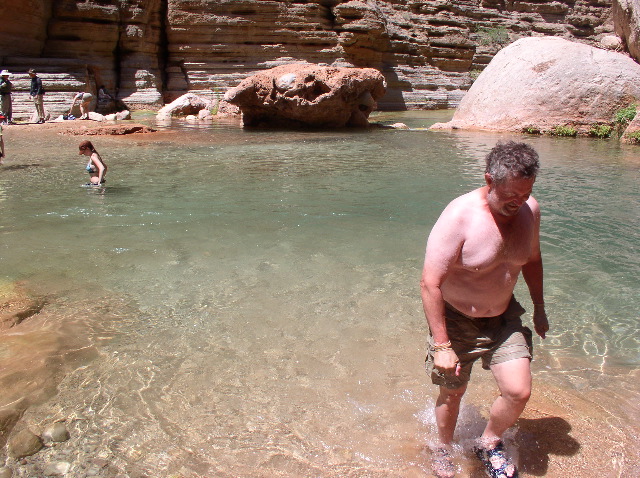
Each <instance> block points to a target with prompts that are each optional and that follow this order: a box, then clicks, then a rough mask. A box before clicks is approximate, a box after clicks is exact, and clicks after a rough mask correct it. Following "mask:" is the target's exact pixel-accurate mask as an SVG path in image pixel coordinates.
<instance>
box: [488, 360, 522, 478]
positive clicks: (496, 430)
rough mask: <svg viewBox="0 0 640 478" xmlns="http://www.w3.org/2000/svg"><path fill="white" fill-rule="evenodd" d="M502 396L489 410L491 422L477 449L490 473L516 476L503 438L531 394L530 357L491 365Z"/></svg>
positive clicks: (512, 477) (516, 472)
mask: <svg viewBox="0 0 640 478" xmlns="http://www.w3.org/2000/svg"><path fill="white" fill-rule="evenodd" d="M491 371H492V372H493V376H494V377H495V379H496V382H497V384H498V388H499V389H500V396H499V397H498V398H496V400H495V402H493V405H492V406H491V411H490V412H489V422H488V423H487V426H486V427H485V429H484V432H483V434H482V437H481V438H480V446H479V447H476V448H475V453H476V455H477V457H478V458H479V459H480V461H481V462H482V464H483V465H484V466H485V468H486V470H487V473H488V474H489V476H504V477H508V478H517V477H518V471H517V469H516V467H515V465H514V464H513V462H512V461H511V459H510V458H509V456H508V455H507V453H506V451H505V449H504V445H503V443H502V441H501V439H502V435H503V434H504V432H505V431H507V429H508V428H509V427H511V426H512V425H513V424H514V423H515V422H516V420H517V419H518V417H519V416H520V414H521V413H522V411H523V410H524V407H525V406H526V404H527V401H528V400H529V397H530V396H531V368H530V363H529V359H528V358H519V359H514V360H510V361H508V362H504V363H501V364H498V365H493V366H492V367H491Z"/></svg>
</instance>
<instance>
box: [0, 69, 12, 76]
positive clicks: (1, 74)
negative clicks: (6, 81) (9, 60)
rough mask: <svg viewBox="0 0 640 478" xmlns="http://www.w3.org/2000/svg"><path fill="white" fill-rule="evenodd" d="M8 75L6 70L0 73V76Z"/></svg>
mask: <svg viewBox="0 0 640 478" xmlns="http://www.w3.org/2000/svg"><path fill="white" fill-rule="evenodd" d="M9 75H11V73H9V72H8V71H7V70H2V71H0V76H9Z"/></svg>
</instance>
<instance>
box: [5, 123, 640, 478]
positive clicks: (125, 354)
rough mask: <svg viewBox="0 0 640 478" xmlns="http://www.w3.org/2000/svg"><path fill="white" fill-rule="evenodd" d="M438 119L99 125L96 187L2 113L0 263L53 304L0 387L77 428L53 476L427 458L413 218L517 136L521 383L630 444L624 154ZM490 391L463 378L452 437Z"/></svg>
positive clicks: (423, 230)
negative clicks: (536, 304)
mask: <svg viewBox="0 0 640 478" xmlns="http://www.w3.org/2000/svg"><path fill="white" fill-rule="evenodd" d="M449 114H450V113H449V112H431V113H404V114H400V113H396V114H385V115H379V116H378V119H379V120H381V121H388V122H396V121H403V122H405V123H407V124H408V125H409V126H411V127H413V128H417V129H416V130H412V131H399V130H385V129H380V130H372V131H368V132H331V131H329V132H283V131H267V132H265V131H243V130H242V129H240V128H238V127H237V125H235V124H221V125H216V126H213V127H206V128H202V127H188V126H184V125H178V124H174V125H173V126H172V127H170V128H168V129H165V130H163V132H161V133H159V134H157V135H156V136H153V135H151V136H140V137H127V138H110V137H109V138H105V137H93V138H91V139H92V140H94V144H95V145H96V147H97V149H98V150H99V151H100V153H101V154H102V156H103V157H104V159H105V161H106V162H107V164H108V166H109V174H108V182H107V187H105V188H85V187H81V185H82V184H83V183H84V182H86V181H87V177H86V176H85V174H83V173H84V170H83V166H84V164H85V161H84V159H85V158H84V157H80V156H77V153H76V151H77V143H79V142H80V139H79V138H78V137H68V136H61V135H58V134H55V133H53V132H46V133H43V134H42V136H41V137H40V138H38V140H37V141H33V138H34V137H33V134H32V133H28V132H26V131H25V130H21V129H19V128H20V127H14V128H12V129H10V130H9V131H6V137H5V139H6V142H7V152H8V153H9V154H8V160H7V162H6V164H5V166H2V167H0V210H1V211H2V219H1V222H0V235H1V236H2V241H1V244H0V271H1V275H2V276H1V277H0V279H2V280H5V281H25V283H26V284H28V286H29V287H30V288H31V289H32V290H34V291H35V292H36V293H38V294H40V295H44V296H46V297H47V306H46V307H45V308H44V309H43V311H42V312H41V313H40V314H38V315H37V316H34V317H32V318H30V319H29V320H26V321H25V322H23V323H22V324H20V326H19V327H16V328H14V329H12V331H11V333H10V334H9V335H7V336H5V337H4V338H0V366H1V367H2V368H3V369H4V370H5V371H7V370H14V369H18V370H20V369H24V370H29V371H30V372H29V374H31V375H28V378H29V379H27V378H25V377H22V378H15V377H13V378H11V379H7V378H6V377H7V375H6V372H5V374H4V375H1V376H0V383H2V384H3V385H4V388H3V389H2V390H0V406H5V405H7V404H11V405H15V404H16V403H17V402H18V401H19V399H20V398H21V397H25V398H26V400H27V402H29V403H31V404H32V405H31V407H30V408H29V411H28V413H27V414H26V415H25V417H24V420H25V421H27V422H28V423H30V424H31V425H32V426H33V425H37V424H40V423H43V422H45V421H46V420H51V419H52V418H56V419H65V420H66V421H67V422H68V423H69V426H70V427H72V428H73V429H72V435H73V436H74V437H75V438H74V439H72V447H71V445H70V448H69V449H68V450H67V451H66V452H65V453H66V455H64V456H66V457H67V460H68V461H70V462H72V463H73V467H74V468H72V472H71V473H70V474H69V475H68V476H82V473H87V467H89V466H90V463H91V461H90V458H91V457H96V456H97V457H101V458H103V459H105V460H107V461H108V462H109V466H105V467H103V468H102V469H101V471H100V473H102V475H100V476H114V475H115V474H116V473H117V472H118V471H120V472H123V473H126V476H132V477H134V476H153V477H164V476H167V477H168V476H185V477H187V476H292V477H293V476H425V473H427V471H428V469H429V466H428V456H427V455H426V454H425V451H424V449H423V446H424V445H425V444H426V443H429V442H430V441H431V439H432V437H433V433H434V426H433V417H432V415H431V408H432V405H433V393H434V390H433V388H432V387H431V386H430V384H429V383H428V381H427V379H426V377H425V376H424V373H423V371H422V362H423V359H424V345H423V344H424V337H425V334H426V325H425V320H424V317H423V315H422V310H421V304H420V297H419V290H418V281H419V276H420V271H421V266H422V259H423V253H424V246H425V243H426V237H427V235H428V233H429V230H430V227H431V226H432V224H433V223H434V222H435V220H436V218H437V217H438V215H439V213H440V211H441V210H442V208H443V207H444V206H445V205H446V204H447V203H448V202H449V201H450V200H451V199H453V198H454V197H456V196H458V195H459V194H462V193H463V192H466V191H468V190H470V189H472V188H475V187H478V186H480V185H481V182H482V171H483V164H482V162H483V157H484V155H485V154H486V152H487V151H488V149H490V148H491V147H492V146H493V145H494V144H495V142H496V141H497V140H499V139H512V138H515V139H521V140H522V139H524V140H526V141H528V142H530V143H531V144H532V145H533V146H534V147H535V148H536V149H537V150H538V152H539V153H540V156H541V160H542V171H541V175H540V177H539V179H538V181H537V183H536V185H535V188H534V195H535V196H536V198H537V199H538V201H539V202H540V203H541V206H542V209H543V224H542V248H543V254H544V261H545V277H546V282H545V287H546V302H547V311H548V314H549V317H550V320H551V331H550V333H549V336H548V338H547V339H546V340H545V341H541V340H540V339H536V342H535V346H536V360H535V362H534V366H533V368H534V376H535V380H536V382H537V383H539V384H540V385H541V386H543V387H547V388H546V389H545V390H547V391H548V390H556V391H557V390H559V391H560V392H558V393H562V394H566V396H565V398H566V397H570V396H573V395H576V396H579V397H580V399H582V400H585V401H586V402H587V404H590V405H587V407H588V406H593V407H597V408H598V409H600V408H604V409H606V414H607V420H608V423H609V425H611V427H612V428H613V429H615V430H617V431H619V432H620V434H621V438H620V443H622V448H623V449H624V450H629V453H631V454H633V453H636V452H637V450H638V448H637V447H636V448H634V446H635V445H634V444H633V443H632V441H633V438H634V437H637V434H638V430H639V429H640V419H638V416H640V409H639V405H638V403H639V400H638V399H639V398H640V386H639V385H638V381H637V378H638V377H637V370H638V367H639V365H640V323H639V321H638V317H639V304H638V299H637V290H638V288H639V287H638V286H639V285H640V284H639V282H640V280H639V279H638V277H640V263H639V261H638V248H639V246H640V235H639V233H638V226H637V225H638V218H639V216H640V214H639V212H640V210H639V204H640V202H639V201H638V200H639V196H640V191H639V186H638V185H639V184H640V174H639V168H638V166H639V165H640V161H639V160H638V155H639V151H638V149H637V148H635V149H634V148H632V147H629V146H621V145H619V144H617V142H614V141H601V140H587V139H566V138H548V137H532V136H526V137H522V136H518V135H515V136H514V135H508V134H487V133H462V132H455V133H435V132H429V131H426V130H423V129H421V128H424V127H427V126H428V125H430V124H431V123H433V122H435V121H440V120H442V119H444V118H446V117H447V115H449ZM34 143H35V144H34ZM516 290H517V295H518V296H519V297H520V299H521V302H522V303H523V305H525V307H527V308H529V309H530V301H529V299H528V296H527V294H526V287H525V286H524V284H523V283H521V284H519V285H518V287H517V289H516ZM27 344H28V346H27ZM30 357H31V358H30ZM33 357H36V358H37V359H33ZM489 384H491V379H490V377H489V376H487V374H486V373H483V372H482V371H480V370H479V369H478V370H476V371H475V374H474V385H476V386H477V387H480V388H482V387H483V385H484V386H485V388H486V387H487V386H490V385H489ZM52 387H57V389H56V388H52ZM554 393H556V392H554ZM482 406H484V403H483V402H481V401H479V400H477V403H476V401H474V395H473V394H470V398H469V399H468V402H467V405H466V406H465V409H464V410H463V418H462V423H461V427H460V428H461V429H460V433H459V438H460V439H461V440H462V441H463V442H464V441H465V440H469V439H471V438H472V437H473V436H475V434H476V433H477V432H478V430H481V429H482V426H483V423H484V422H483V420H484V419H483V418H482V408H481V407H482ZM519 443H520V444H522V443H523V442H522V440H520V442H519ZM517 444H518V443H517V440H516V446H517ZM51 453H53V452H51ZM623 453H624V452H623ZM630 456H632V455H630ZM636 457H637V455H636ZM532 466H533V465H532ZM617 466H618V469H617V471H618V472H620V473H622V475H620V476H625V473H627V472H629V470H630V469H632V468H633V466H637V461H636V462H635V463H634V461H633V459H627V460H626V461H625V460H622V461H621V464H619V465H617ZM630 467H631V468H630ZM526 471H527V470H526V469H525V472H526ZM529 471H530V472H532V473H533V472H534V471H535V470H533V469H531V470H529ZM20 473H26V472H24V471H23V472H20ZM535 474H536V475H539V474H540V473H535ZM19 476H28V475H27V474H24V475H19ZM471 476H475V475H471ZM549 476H551V475H549ZM585 476H586V475H585ZM611 476H619V474H615V475H614V474H612V475H611ZM628 476H631V475H628Z"/></svg>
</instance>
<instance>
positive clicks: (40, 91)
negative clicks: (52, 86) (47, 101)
mask: <svg viewBox="0 0 640 478" xmlns="http://www.w3.org/2000/svg"><path fill="white" fill-rule="evenodd" d="M29 76H30V77H31V91H30V93H29V94H30V95H31V99H32V100H33V104H34V105H35V107H36V113H37V115H38V121H37V123H38V124H41V123H44V88H43V87H42V80H41V79H40V77H38V75H37V74H36V71H35V70H34V69H33V68H31V69H30V70H29Z"/></svg>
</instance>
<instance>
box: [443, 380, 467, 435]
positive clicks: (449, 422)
mask: <svg viewBox="0 0 640 478" xmlns="http://www.w3.org/2000/svg"><path fill="white" fill-rule="evenodd" d="M466 390H467V386H466V385H464V386H462V387H460V388H455V389H450V388H446V387H442V386H441V387H440V394H439V395H438V399H437V400H436V412H435V413H436V423H437V425H438V436H439V438H440V443H441V444H443V445H450V444H451V442H452V441H453V432H454V431H455V428H456V423H457V422H458V414H459V413H460V401H461V400H462V396H463V395H464V392H465V391H466Z"/></svg>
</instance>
